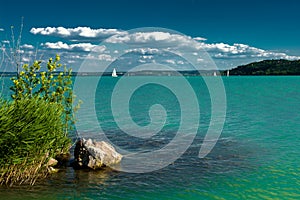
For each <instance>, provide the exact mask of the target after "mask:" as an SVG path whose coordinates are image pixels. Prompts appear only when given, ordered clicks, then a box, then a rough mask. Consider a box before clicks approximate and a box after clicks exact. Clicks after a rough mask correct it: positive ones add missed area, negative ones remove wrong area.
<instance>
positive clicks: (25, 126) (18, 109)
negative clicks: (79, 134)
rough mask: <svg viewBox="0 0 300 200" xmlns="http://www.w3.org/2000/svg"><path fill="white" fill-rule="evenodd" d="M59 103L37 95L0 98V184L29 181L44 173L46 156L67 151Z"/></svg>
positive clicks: (45, 171) (68, 142)
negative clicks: (13, 98)
mask: <svg viewBox="0 0 300 200" xmlns="http://www.w3.org/2000/svg"><path fill="white" fill-rule="evenodd" d="M63 112H64V109H63V107H62V105H60V104H59V103H54V102H48V101H45V100H43V99H41V98H37V97H33V98H24V99H19V100H18V101H13V102H4V101H1V102H0V172H1V177H0V184H8V183H10V184H13V183H14V182H22V181H24V182H29V183H31V184H32V182H33V181H34V180H35V179H36V178H37V177H39V176H42V175H44V174H46V173H47V167H46V163H47V161H48V159H49V158H50V157H55V156H56V155H58V154H61V153H65V152H67V151H68V148H69V145H70V139H69V138H68V137H66V136H65V134H64V132H63V127H64V124H63V121H62V120H61V116H62V115H63Z"/></svg>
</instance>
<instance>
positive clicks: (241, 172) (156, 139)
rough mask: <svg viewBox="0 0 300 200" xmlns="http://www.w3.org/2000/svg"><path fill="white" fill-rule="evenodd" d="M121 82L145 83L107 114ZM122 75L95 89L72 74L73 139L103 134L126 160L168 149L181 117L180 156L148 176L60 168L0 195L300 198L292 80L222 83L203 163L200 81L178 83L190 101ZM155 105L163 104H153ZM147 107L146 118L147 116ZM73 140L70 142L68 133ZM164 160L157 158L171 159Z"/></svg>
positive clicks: (298, 85)
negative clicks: (222, 97) (75, 103)
mask: <svg viewBox="0 0 300 200" xmlns="http://www.w3.org/2000/svg"><path fill="white" fill-rule="evenodd" d="M123 78H124V79H127V80H130V84H133V83H143V82H144V83H147V84H145V85H143V86H142V87H139V88H138V89H137V90H135V91H134V92H133V93H132V95H131V98H130V100H129V101H128V105H129V106H128V108H125V109H124V110H123V109H122V108H124V105H123V104H121V102H119V101H118V100H116V101H115V102H114V104H113V105H116V107H118V106H120V107H119V108H118V109H117V110H113V109H112V108H111V105H112V95H116V96H115V97H116V98H117V97H120V98H121V99H122V98H123V96H122V95H125V96H126V88H127V87H129V86H130V85H126V84H125V83H126V82H124V84H123V83H122V85H120V88H123V90H121V91H114V90H113V89H114V87H115V86H116V84H118V82H119V81H120V79H123ZM123 78H112V77H103V78H101V80H100V82H99V83H98V78H97V77H77V79H78V80H79V83H80V84H79V85H77V87H79V88H77V89H79V90H80V91H81V92H80V93H81V94H80V98H81V99H82V100H83V102H84V103H83V104H82V106H81V111H80V114H79V119H78V120H80V122H79V123H78V126H77V127H76V128H77V131H78V133H79V135H80V137H84V138H94V139H98V140H99V139H101V138H104V137H105V138H107V139H108V140H109V141H110V142H111V143H113V144H114V145H115V146H116V147H117V148H119V149H120V151H124V152H130V153H131V154H129V156H132V155H133V156H134V155H135V154H139V153H140V152H155V151H158V150H160V149H162V148H164V147H166V146H167V145H168V144H169V143H170V142H172V141H173V140H174V138H176V133H177V132H178V131H179V130H181V126H183V125H182V123H181V121H182V120H186V123H187V124H188V126H185V127H184V128H183V129H182V130H183V132H184V137H182V138H184V139H186V138H187V137H185V136H186V135H192V134H193V130H196V132H195V135H194V136H193V137H192V140H191V144H189V146H188V147H187V149H186V151H184V152H183V154H182V155H181V154H177V152H178V149H177V147H178V146H180V145H185V144H186V143H184V141H182V143H181V142H179V143H176V144H178V146H177V147H173V149H171V150H174V151H173V152H174V155H180V156H179V157H178V159H175V160H174V161H172V162H170V163H168V165H167V166H166V167H161V168H160V169H156V170H154V171H151V170H150V171H149V172H146V173H134V172H133V173H128V172H124V170H123V171H122V169H123V168H121V171H116V170H111V169H105V170H101V171H89V170H73V169H72V168H70V167H68V168H66V169H64V170H61V171H60V172H59V173H57V174H53V175H51V176H50V177H49V178H47V179H46V180H42V181H38V182H37V183H36V185H34V186H32V187H28V186H14V187H12V188H5V187H2V188H0V197H1V199H299V198H300V168H299V166H300V160H299V156H300V148H299V144H300V134H299V133H300V123H299V122H300V77H299V76H268V77H267V76H251V77H250V76H249V77H247V76H245V77H240V76H231V77H222V80H223V83H224V88H225V91H226V100H227V102H226V117H225V123H224V127H223V130H222V133H221V135H220V137H219V138H218V141H217V143H216V145H215V146H214V148H213V150H212V151H211V152H210V153H209V154H208V155H207V156H205V157H204V158H199V157H198V154H199V150H200V148H201V145H202V143H203V138H204V136H205V134H206V132H207V130H208V128H209V126H210V119H211V117H212V114H211V111H212V109H211V105H212V104H213V103H212V99H211V98H210V93H209V90H208V88H207V86H206V84H205V81H204V80H203V79H202V78H201V77H185V79H186V83H187V84H188V85H189V86H191V89H192V91H193V92H194V96H193V95H192V96H189V92H187V90H186V89H185V88H184V85H183V84H181V82H180V80H179V77H123ZM209 78H210V79H212V80H213V78H214V77H209ZM2 81H4V82H5V84H4V85H3V87H2V94H3V96H9V85H10V82H9V80H8V78H5V77H4V78H2ZM159 82H163V83H166V84H168V85H169V86H174V87H176V88H177V90H176V91H181V92H183V93H180V95H185V96H181V97H180V98H179V99H178V96H177V94H175V93H173V92H172V91H171V90H170V89H169V88H168V87H166V86H160V85H159V84H157V83H159ZM95 83H97V84H98V85H97V90H96V93H95V95H94V96H93V97H94V98H91V96H90V94H89V92H88V91H89V88H92V87H93V86H92V84H95ZM121 86H122V87H121ZM181 87H182V88H181ZM124 88H125V89H124ZM75 92H76V91H75ZM184 92H186V94H185V93H184ZM123 93H124V94H123ZM193 98H196V99H193ZM190 100H192V101H193V100H197V105H193V104H192V103H194V101H193V102H191V106H186V105H189V103H190ZM182 101H184V102H183V103H182ZM118 102H119V103H118ZM158 104H159V105H161V106H160V107H159V106H158V107H151V106H153V105H158ZM192 105H193V106H192ZM162 107H163V108H164V110H161V108H162ZM150 108H152V109H153V112H150V113H149V109H150ZM122 112H124V113H122ZM126 112H129V113H130V117H131V119H129V118H128V117H129V116H127V115H126ZM184 112H185V113H184ZM199 113H200V114H199ZM198 114H199V115H198ZM95 116H96V118H95ZM124 116H125V117H124ZM162 116H166V118H165V119H164V120H163V126H162V127H161V129H159V130H158V132H157V133H156V134H154V135H152V136H151V137H150V136H148V135H146V134H147V131H145V132H141V133H135V135H134V134H132V135H130V134H131V133H130V132H132V133H134V132H135V130H136V129H135V127H136V126H140V127H146V126H148V125H149V124H151V123H152V122H153V121H151V117H153V119H161V117H162ZM183 118H187V119H183ZM95 119H97V120H96V121H95ZM116 120H118V123H117V122H116ZM154 121H155V120H154ZM161 121H162V120H158V122H157V123H158V124H159V123H160V122H161ZM133 122H134V124H133ZM191 122H193V123H191ZM99 127H101V128H99ZM120 127H122V128H120ZM125 129H126V131H127V132H126V131H125ZM141 130H143V129H141ZM128 133H129V134H128ZM139 134H140V135H139ZM143 136H147V137H146V138H143ZM71 137H73V138H74V139H75V138H76V136H75V134H74V135H72V136H71ZM180 141H181V140H180ZM171 154H172V153H171ZM163 158H165V159H161V161H166V159H169V157H163ZM125 160H126V159H125ZM158 160H159V159H158ZM154 161H157V160H153V159H150V160H149V159H145V160H141V159H139V160H137V162H139V163H131V164H132V165H131V166H132V169H135V168H134V167H135V166H136V164H139V165H141V163H142V165H143V166H148V168H147V169H149V168H150V167H153V169H155V166H158V165H160V164H161V163H155V162H154ZM167 161H168V160H167ZM153 162H154V165H153ZM148 164H149V165H148ZM151 164H152V165H151ZM125 165H126V164H124V166H125ZM125 168H126V167H124V169H125ZM150 169H151V168H150Z"/></svg>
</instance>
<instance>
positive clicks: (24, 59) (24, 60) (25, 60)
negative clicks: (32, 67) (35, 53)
mask: <svg viewBox="0 0 300 200" xmlns="http://www.w3.org/2000/svg"><path fill="white" fill-rule="evenodd" d="M29 61H30V58H28V57H22V62H26V63H28V62H29Z"/></svg>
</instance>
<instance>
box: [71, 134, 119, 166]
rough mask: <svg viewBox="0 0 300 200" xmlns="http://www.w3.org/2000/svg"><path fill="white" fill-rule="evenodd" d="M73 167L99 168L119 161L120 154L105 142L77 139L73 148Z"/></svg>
mask: <svg viewBox="0 0 300 200" xmlns="http://www.w3.org/2000/svg"><path fill="white" fill-rule="evenodd" d="M74 157H75V163H74V164H75V167H77V168H91V169H101V168H103V167H106V166H108V167H110V166H112V165H115V164H118V163H120V161H121V159H122V155H121V154H119V153H118V152H117V151H116V150H115V148H114V147H113V146H112V145H110V144H108V143H107V142H104V141H100V142H96V141H92V140H91V139H88V140H85V139H80V140H79V141H77V143H76V146H75V150H74Z"/></svg>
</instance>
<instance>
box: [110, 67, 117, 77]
mask: <svg viewBox="0 0 300 200" xmlns="http://www.w3.org/2000/svg"><path fill="white" fill-rule="evenodd" d="M111 76H112V77H118V75H117V70H116V68H114V69H113V71H112V73H111Z"/></svg>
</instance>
